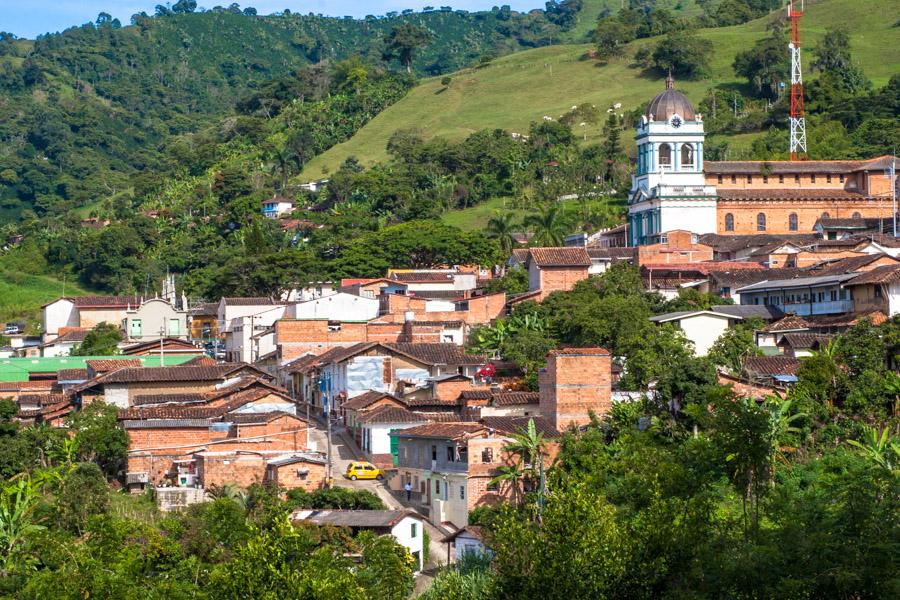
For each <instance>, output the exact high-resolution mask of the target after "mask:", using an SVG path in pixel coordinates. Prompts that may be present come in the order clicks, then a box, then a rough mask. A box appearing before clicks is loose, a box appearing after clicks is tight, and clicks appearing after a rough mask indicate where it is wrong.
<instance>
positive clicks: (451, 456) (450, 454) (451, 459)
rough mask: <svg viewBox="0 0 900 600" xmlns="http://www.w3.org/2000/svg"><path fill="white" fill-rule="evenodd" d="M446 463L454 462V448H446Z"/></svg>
mask: <svg viewBox="0 0 900 600" xmlns="http://www.w3.org/2000/svg"><path fill="white" fill-rule="evenodd" d="M447 462H456V448H454V447H453V446H447Z"/></svg>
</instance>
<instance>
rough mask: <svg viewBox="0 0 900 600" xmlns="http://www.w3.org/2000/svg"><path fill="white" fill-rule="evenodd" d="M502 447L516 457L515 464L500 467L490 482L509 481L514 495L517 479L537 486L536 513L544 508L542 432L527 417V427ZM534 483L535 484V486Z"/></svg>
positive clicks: (516, 491)
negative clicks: (512, 486) (513, 487)
mask: <svg viewBox="0 0 900 600" xmlns="http://www.w3.org/2000/svg"><path fill="white" fill-rule="evenodd" d="M503 449H504V450H505V451H506V452H509V453H510V454H514V455H516V457H517V460H516V464H515V465H508V466H506V467H505V468H501V474H500V475H498V476H497V477H495V478H494V479H493V480H491V483H494V482H499V481H509V482H512V484H513V485H514V486H515V492H514V493H515V495H516V497H518V489H519V480H520V479H521V480H522V481H523V483H524V482H525V481H527V482H528V483H529V484H530V485H529V487H531V488H534V487H537V491H538V514H540V513H541V512H543V508H544V494H545V489H544V488H545V482H544V456H545V455H546V448H545V447H544V434H543V433H538V431H537V427H535V425H534V419H528V427H526V428H524V429H521V430H520V431H519V432H518V433H514V434H512V435H511V436H510V442H509V443H508V444H506V445H505V446H504V447H503ZM535 484H537V485H536V486H535Z"/></svg>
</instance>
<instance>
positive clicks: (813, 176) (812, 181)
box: [809, 173, 816, 183]
mask: <svg viewBox="0 0 900 600" xmlns="http://www.w3.org/2000/svg"><path fill="white" fill-rule="evenodd" d="M809 182H810V183H815V182H816V174H815V173H813V174H812V175H810V176H809Z"/></svg>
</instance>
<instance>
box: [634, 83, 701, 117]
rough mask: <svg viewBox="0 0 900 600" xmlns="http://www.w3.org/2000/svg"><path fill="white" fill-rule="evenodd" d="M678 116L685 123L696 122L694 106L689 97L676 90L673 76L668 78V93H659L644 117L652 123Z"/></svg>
mask: <svg viewBox="0 0 900 600" xmlns="http://www.w3.org/2000/svg"><path fill="white" fill-rule="evenodd" d="M675 114H678V115H680V116H681V118H682V119H684V120H685V121H695V120H696V114H695V113H694V105H693V104H691V101H690V100H688V99H687V96H685V95H684V94H682V93H681V92H679V91H677V90H676V89H675V80H674V79H673V78H672V74H671V73H670V74H669V76H668V77H667V78H666V91H664V92H660V93H658V94H657V95H656V96H655V97H654V98H653V100H651V101H650V104H649V105H648V106H647V112H645V113H644V115H645V116H646V117H647V118H648V119H650V120H652V121H668V120H669V119H671V118H672V115H675Z"/></svg>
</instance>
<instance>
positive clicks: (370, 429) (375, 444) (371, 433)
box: [359, 421, 422, 454]
mask: <svg viewBox="0 0 900 600" xmlns="http://www.w3.org/2000/svg"><path fill="white" fill-rule="evenodd" d="M421 424H422V421H417V422H416V423H371V424H368V423H361V424H360V425H359V427H360V429H361V431H362V444H361V449H362V451H363V452H367V453H369V454H390V453H391V435H390V434H391V432H392V431H394V430H396V429H409V428H410V427H416V426H417V425H421Z"/></svg>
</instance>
